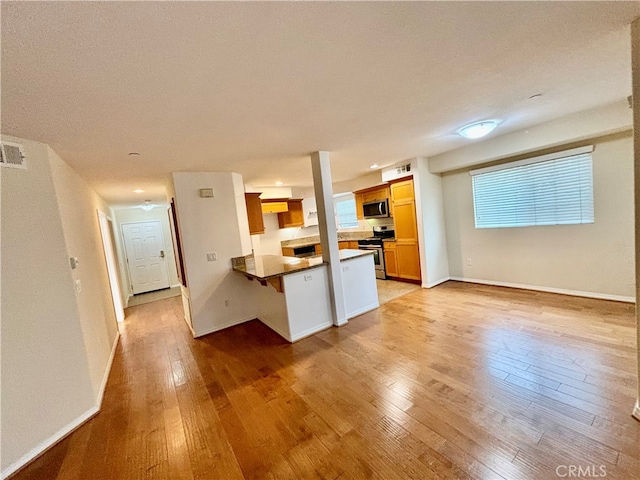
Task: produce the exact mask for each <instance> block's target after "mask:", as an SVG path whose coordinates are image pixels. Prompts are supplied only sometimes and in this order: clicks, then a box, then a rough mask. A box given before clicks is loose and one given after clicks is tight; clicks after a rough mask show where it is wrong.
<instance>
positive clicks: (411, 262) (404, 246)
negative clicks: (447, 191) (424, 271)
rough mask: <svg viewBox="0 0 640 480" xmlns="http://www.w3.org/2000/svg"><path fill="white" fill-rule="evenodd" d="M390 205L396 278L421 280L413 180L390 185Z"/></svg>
mask: <svg viewBox="0 0 640 480" xmlns="http://www.w3.org/2000/svg"><path fill="white" fill-rule="evenodd" d="M391 205H392V210H391V211H392V212H393V218H394V224H395V229H396V242H395V243H396V252H395V253H396V261H397V268H398V277H399V278H406V279H408V280H421V276H420V252H419V249H418V225H417V221H416V200H415V192H414V188H413V178H409V179H407V180H401V181H399V182H394V183H392V184H391Z"/></svg>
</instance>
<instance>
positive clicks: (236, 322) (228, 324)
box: [191, 315, 258, 338]
mask: <svg viewBox="0 0 640 480" xmlns="http://www.w3.org/2000/svg"><path fill="white" fill-rule="evenodd" d="M256 318H258V317H256V316H255V315H251V316H249V317H245V318H239V319H237V320H231V321H230V322H225V323H223V324H222V325H216V326H215V327H213V328H211V329H209V330H205V331H204V332H198V333H197V334H196V332H194V331H193V330H191V331H192V332H194V333H193V336H194V338H198V337H203V336H205V335H209V334H210V333H214V332H217V331H219V330H224V329H225V328H229V327H233V326H235V325H240V324H241V323H244V322H248V321H249V320H255V319H256Z"/></svg>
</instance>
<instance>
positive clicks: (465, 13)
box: [1, 1, 640, 203]
mask: <svg viewBox="0 0 640 480" xmlns="http://www.w3.org/2000/svg"><path fill="white" fill-rule="evenodd" d="M1 8H2V20H1V21H2V37H1V41H2V57H1V62H2V70H1V75H2V77H1V80H2V83H1V86H2V133H5V134H10V135H16V136H20V137H24V138H28V139H32V140H38V141H42V142H45V143H48V144H49V145H51V147H52V148H53V149H54V150H56V152H57V153H58V154H59V155H60V156H61V157H62V158H63V159H64V160H65V161H67V162H68V163H69V164H70V165H71V166H72V167H73V168H74V169H75V170H76V171H78V173H80V174H81V175H82V176H83V177H84V178H85V179H86V180H87V181H88V182H89V183H90V184H91V185H92V186H93V187H94V188H95V189H96V190H97V191H98V193H100V194H101V195H102V196H103V197H104V198H105V199H107V200H108V201H110V202H114V203H126V202H129V201H134V200H135V199H136V198H135V194H132V193H131V191H132V190H133V189H134V188H143V189H145V190H147V192H148V193H147V194H146V195H148V196H154V195H155V196H162V193H163V185H164V183H165V182H166V181H167V179H168V178H169V173H170V172H172V171H235V172H238V173H240V174H242V175H243V177H244V179H245V182H247V183H250V184H252V185H273V184H274V183H275V181H277V180H281V181H283V182H284V183H285V185H289V186H308V185H310V184H311V182H312V180H311V167H310V163H309V159H308V154H309V153H310V152H312V151H315V150H329V151H330V152H331V158H332V172H333V178H334V181H342V180H348V179H351V178H354V177H357V176H360V175H363V174H366V173H368V172H369V169H368V166H369V165H370V164H372V163H378V164H380V165H382V166H385V165H391V164H393V163H396V162H398V161H401V160H405V159H408V158H410V157H414V156H418V155H420V156H429V155H435V154H438V153H442V152H445V151H449V150H453V149H456V148H459V147H462V146H465V145H468V143H469V141H468V140H464V139H462V138H459V137H458V136H456V135H455V134H454V132H455V131H456V129H458V128H459V127H460V126H462V125H464V124H466V123H469V122H472V121H476V120H482V119H486V118H496V119H499V120H500V121H501V122H502V124H501V125H500V126H499V127H498V128H497V129H496V130H495V131H494V133H492V134H491V135H492V136H497V135H501V134H504V133H508V132H512V131H515V130H520V129H523V128H527V127H529V126H532V125H535V124H539V123H541V122H544V121H548V120H551V119H554V118H558V117H561V116H564V115H566V114H569V113H573V112H577V111H581V110H585V109H588V108H592V107H595V106H599V105H604V104H608V103H611V102H614V101H617V100H620V99H621V98H624V97H626V96H628V95H630V93H631V68H630V41H629V27H628V25H629V23H630V22H631V21H632V20H633V19H634V18H636V17H638V16H640V3H639V2H408V3H404V2H388V3H387V2H372V3H369V2H367V3H364V2H353V3H342V2H340V3H338V2H336V3H333V2H317V3H302V2H291V3H272V2H264V3H242V2H231V3H224V2H8V1H3V2H2V5H1ZM536 93H542V94H543V95H542V97H540V98H537V99H535V100H530V99H529V97H530V96H531V95H533V94H536ZM129 152H139V153H140V154H141V155H140V156H137V157H131V156H129V155H128V153H129ZM138 198H139V197H138Z"/></svg>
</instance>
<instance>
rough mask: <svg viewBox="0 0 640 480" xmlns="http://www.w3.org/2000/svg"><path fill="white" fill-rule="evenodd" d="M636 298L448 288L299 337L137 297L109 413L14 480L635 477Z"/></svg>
mask: <svg viewBox="0 0 640 480" xmlns="http://www.w3.org/2000/svg"><path fill="white" fill-rule="evenodd" d="M633 308H634V307H633V305H629V304H624V303H615V302H608V301H601V300H590V299H581V298H575V297H568V296H561V295H554V294H546V293H538V292H530V291H522V290H515V289H506V288H499V287H488V286H480V285H473V284H463V283H456V282H447V283H445V284H443V285H440V286H438V287H436V288H433V289H431V290H418V291H415V292H412V293H409V294H407V295H405V296H403V297H402V298H399V299H397V300H392V301H390V302H388V303H386V304H385V305H383V306H382V307H381V308H379V309H378V310H375V311H373V312H369V313H367V314H365V315H362V316H360V317H357V318H354V319H352V320H351V321H350V322H349V323H348V324H347V325H346V326H344V327H341V328H331V329H329V330H326V331H324V332H321V333H320V334H317V335H315V336H312V337H309V338H307V339H304V340H302V341H300V342H298V343H295V344H293V345H292V344H288V343H287V342H285V341H284V340H282V339H281V338H280V337H279V336H278V335H276V334H275V333H273V332H272V331H270V330H269V329H268V328H267V327H266V326H264V325H263V324H261V323H260V322H258V321H252V322H248V323H245V324H242V325H239V326H237V327H233V328H229V329H226V330H224V331H221V332H217V333H215V334H211V335H208V336H206V337H203V338H200V339H197V340H194V339H193V338H191V335H190V332H189V330H188V328H187V326H186V325H185V324H184V321H183V320H182V307H181V304H180V299H179V298H170V299H167V300H162V301H159V302H155V303H152V304H147V305H142V306H139V307H134V308H133V309H131V310H130V311H129V312H128V313H129V314H128V316H127V320H126V321H125V323H124V324H123V325H122V326H121V331H122V339H121V343H120V345H119V347H118V350H117V354H116V358H115V361H114V364H113V368H112V371H111V376H110V378H109V383H108V386H107V390H106V393H105V398H104V404H103V409H102V412H101V413H100V414H99V415H97V416H96V417H95V418H93V419H92V420H91V421H89V422H88V423H86V424H85V425H84V426H82V427H80V428H79V429H78V430H76V431H75V432H74V433H73V434H72V435H70V436H69V437H67V438H66V439H65V440H63V441H62V442H60V443H59V444H58V445H57V446H55V447H54V448H52V449H51V450H49V451H48V452H47V453H45V454H44V455H43V456H42V457H40V458H39V459H38V460H36V461H35V462H33V463H32V464H31V465H30V466H29V467H27V468H26V469H24V470H22V471H21V472H19V473H18V474H17V475H16V476H15V479H16V480H17V479H19V480H26V479H36V478H37V479H47V480H53V479H58V480H60V479H78V480H101V479H113V480H116V479H117V480H135V479H170V480H179V479H223V480H227V479H241V478H246V479H306V478H314V479H338V478H339V479H341V480H346V479H359V478H374V479H404V478H414V479H429V478H461V479H469V478H478V479H508V480H516V479H526V480H530V479H555V478H576V477H577V473H579V472H582V478H588V477H589V475H585V473H589V474H590V476H591V477H592V478H594V477H600V478H602V477H603V475H602V473H603V472H604V473H605V474H606V478H607V479H625V480H626V479H633V478H640V422H637V421H636V420H634V419H633V418H632V417H631V416H630V413H631V410H632V408H633V405H634V402H635V400H636V398H635V388H636V366H635V355H636V345H635V328H634V315H633ZM572 466H573V467H572ZM570 468H573V470H570ZM578 468H581V470H578ZM570 471H573V472H574V473H575V474H576V475H573V476H572V477H571V476H569V472H570ZM594 474H595V475H594Z"/></svg>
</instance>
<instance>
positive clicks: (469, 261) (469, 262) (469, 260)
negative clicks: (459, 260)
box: [467, 258, 471, 266]
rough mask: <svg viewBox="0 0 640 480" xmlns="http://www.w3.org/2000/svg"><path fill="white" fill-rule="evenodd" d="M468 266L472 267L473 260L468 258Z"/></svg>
mask: <svg viewBox="0 0 640 480" xmlns="http://www.w3.org/2000/svg"><path fill="white" fill-rule="evenodd" d="M467 265H469V266H471V259H470V258H467Z"/></svg>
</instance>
